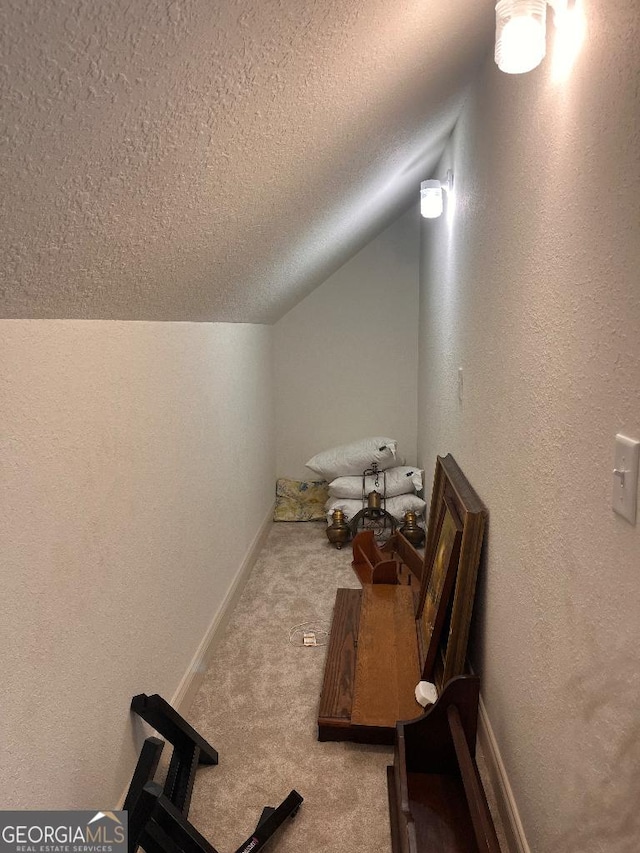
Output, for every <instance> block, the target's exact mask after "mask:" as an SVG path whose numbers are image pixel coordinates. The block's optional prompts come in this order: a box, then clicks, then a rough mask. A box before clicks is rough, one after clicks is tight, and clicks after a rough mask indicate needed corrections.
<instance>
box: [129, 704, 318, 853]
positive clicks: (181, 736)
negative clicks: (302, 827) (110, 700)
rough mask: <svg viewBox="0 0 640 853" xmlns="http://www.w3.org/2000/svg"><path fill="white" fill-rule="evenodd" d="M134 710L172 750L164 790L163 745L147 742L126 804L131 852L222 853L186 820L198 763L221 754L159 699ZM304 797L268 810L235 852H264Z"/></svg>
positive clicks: (294, 793) (212, 761) (294, 796)
mask: <svg viewBox="0 0 640 853" xmlns="http://www.w3.org/2000/svg"><path fill="white" fill-rule="evenodd" d="M131 710H132V711H134V712H135V713H136V714H138V715H139V716H140V717H142V719H143V720H144V721H145V722H147V723H148V724H149V725H150V726H152V727H153V728H154V729H155V730H156V731H157V732H158V733H159V734H161V735H163V736H164V737H166V738H167V740H168V741H170V743H171V744H172V745H173V753H172V756H171V762H170V764H169V770H168V772H167V776H166V779H165V783H164V787H162V786H160V785H159V784H157V783H156V782H154V781H153V777H154V776H155V773H156V770H157V767H158V762H159V760H160V756H161V754H162V750H163V748H164V741H162V740H160V739H159V738H156V737H149V738H147V739H146V740H145V742H144V744H143V746H142V750H141V751H140V756H139V757H138V762H137V765H136V769H135V771H134V773H133V777H132V779H131V784H130V785H129V790H128V792H127V796H126V798H125V801H124V808H125V810H126V811H127V812H128V816H129V832H128V841H129V843H128V847H129V853H135V851H136V850H137V848H138V847H142V848H143V849H144V850H145V853H218V851H217V850H216V849H215V847H213V846H212V845H211V844H210V843H209V842H208V841H207V840H206V838H204V837H203V836H202V835H200V833H199V832H198V831H197V830H196V829H195V827H194V826H193V825H192V824H191V823H189V821H188V819H187V816H188V813H189V806H190V804H191V794H192V792H193V784H194V781H195V775H196V770H197V768H198V765H199V764H217V763H218V753H217V752H216V750H215V749H214V748H213V747H212V746H211V744H209V743H208V742H207V741H206V740H205V739H204V738H203V737H202V736H201V735H200V734H198V732H197V731H196V730H195V729H194V728H193V727H192V726H190V725H189V723H187V721H186V720H185V719H184V717H182V716H181V715H180V714H179V713H178V712H177V711H176V710H175V709H174V708H172V707H171V705H170V704H169V703H168V702H166V701H165V700H164V699H163V698H162V697H161V696H158V694H154V695H153V696H147V695H146V694H144V693H140V694H139V695H138V696H134V697H133V699H132V701H131ZM302 801H303V800H302V797H301V796H300V794H299V793H298V792H297V791H291V792H290V793H289V795H288V796H287V797H286V798H285V799H284V800H283V801H282V803H280V805H279V806H277V807H276V808H273V807H272V806H265V808H264V809H263V810H262V814H261V816H260V820H259V821H258V825H257V826H256V829H255V831H254V832H253V833H252V835H251V836H250V837H249V838H248V839H247V840H246V841H245V842H244V843H243V844H241V845H240V847H239V848H238V850H237V851H236V853H249V851H258V850H261V849H262V848H263V847H264V846H265V845H266V844H267V842H268V841H270V840H271V838H272V836H273V835H274V833H275V832H276V830H278V829H279V828H280V827H281V826H282V824H283V823H284V822H285V820H286V819H287V818H288V817H294V816H295V814H296V813H297V811H298V809H299V808H300V805H301V804H302Z"/></svg>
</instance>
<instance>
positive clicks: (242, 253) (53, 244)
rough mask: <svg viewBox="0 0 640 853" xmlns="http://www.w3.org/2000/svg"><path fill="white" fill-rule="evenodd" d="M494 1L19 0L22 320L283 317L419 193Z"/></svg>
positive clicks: (16, 307)
mask: <svg viewBox="0 0 640 853" xmlns="http://www.w3.org/2000/svg"><path fill="white" fill-rule="evenodd" d="M492 9H493V4H492V3H491V2H490V0H394V2H389V0H384V2H383V0H217V2H216V0H173V1H172V2H170V1H169V0H55V1H54V2H53V1H52V2H43V0H3V3H2V4H0V23H1V27H2V32H1V38H2V44H1V45H0V49H1V57H0V96H1V104H0V110H1V125H0V142H1V143H2V153H1V160H0V170H1V171H0V180H1V183H2V188H1V192H2V200H1V202H0V217H1V218H0V247H1V252H2V263H1V264H0V282H1V288H2V292H1V299H2V304H1V309H2V316H4V317H33V318H35V317H50V318H54V317H55V318H62V317H69V318H72V317H73V318H112V319H145V320H219V321H239V322H266V323H269V322H273V321H274V320H276V319H278V318H279V317H281V316H282V315H283V314H284V313H285V312H286V311H287V310H288V309H289V308H291V307H292V306H293V305H294V304H295V303H296V302H297V301H299V300H300V299H301V298H303V297H304V296H305V295H306V294H307V293H309V292H310V291H311V290H312V289H313V288H314V287H315V286H316V285H318V284H319V283H320V282H321V281H323V280H324V279H325V278H326V277H327V275H329V274H330V273H331V272H333V271H334V270H335V269H336V268H337V267H338V266H339V265H340V264H341V263H343V262H344V261H345V260H346V259H347V258H348V257H350V256H351V255H352V254H353V253H354V252H355V251H357V250H358V249H359V248H360V247H361V246H362V245H364V244H365V243H366V242H367V241H368V240H369V239H371V237H373V236H374V235H375V234H376V233H377V232H379V231H380V230H381V229H382V228H383V227H385V225H387V224H388V223H389V222H391V221H392V219H393V218H394V217H395V216H396V215H398V214H399V213H400V212H401V211H402V210H403V209H405V208H406V207H407V205H408V204H409V203H411V202H412V201H413V202H415V201H416V200H417V196H418V189H419V182H420V180H422V179H424V178H425V177H430V176H431V172H432V169H433V168H434V166H435V163H436V161H437V159H438V157H439V155H440V153H441V151H442V147H443V145H444V142H445V140H446V138H447V136H448V134H449V133H450V131H451V129H452V127H453V124H454V122H455V119H456V116H457V113H458V110H459V108H460V104H461V100H462V98H463V97H464V89H465V86H466V84H467V82H468V80H469V78H470V76H471V75H472V74H473V72H474V70H475V69H476V67H477V66H478V63H479V62H480V61H481V59H482V57H483V56H484V54H485V53H486V51H487V50H488V48H489V45H490V41H491V38H492V30H493V12H492Z"/></svg>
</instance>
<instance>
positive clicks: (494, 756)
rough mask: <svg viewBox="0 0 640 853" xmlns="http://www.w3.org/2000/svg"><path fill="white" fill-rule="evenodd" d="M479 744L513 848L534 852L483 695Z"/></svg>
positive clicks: (515, 851) (479, 720)
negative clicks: (530, 846) (531, 848)
mask: <svg viewBox="0 0 640 853" xmlns="http://www.w3.org/2000/svg"><path fill="white" fill-rule="evenodd" d="M478 745H479V746H480V749H481V750H482V755H483V757H484V761H485V765H486V768H487V772H488V773H489V776H490V782H491V785H492V787H493V791H494V794H495V798H496V804H497V806H498V811H499V812H500V818H501V819H502V825H503V828H504V832H505V835H506V836H507V843H508V844H509V848H510V850H511V851H512V853H531V850H530V848H529V844H528V842H527V838H526V836H525V834H524V827H523V826H522V821H521V820H520V813H519V812H518V806H517V804H516V801H515V797H514V796H513V791H512V789H511V785H510V784H509V779H508V777H507V771H506V769H505V766H504V763H503V761H502V756H501V755H500V749H499V748H498V742H497V741H496V738H495V735H494V733H493V729H492V728H491V722H490V720H489V716H488V714H487V709H486V707H485V704H484V702H483V701H482V696H480V704H479V713H478Z"/></svg>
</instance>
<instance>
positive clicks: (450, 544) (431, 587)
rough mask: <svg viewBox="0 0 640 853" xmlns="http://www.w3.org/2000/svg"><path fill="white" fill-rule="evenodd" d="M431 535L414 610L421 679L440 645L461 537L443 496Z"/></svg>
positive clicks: (452, 509)
mask: <svg viewBox="0 0 640 853" xmlns="http://www.w3.org/2000/svg"><path fill="white" fill-rule="evenodd" d="M434 537H435V538H436V539H437V548H436V551H435V554H434V558H433V564H432V565H431V566H430V571H429V579H428V583H425V584H422V588H421V593H420V600H419V603H418V609H417V612H416V622H417V625H416V627H417V635H418V653H419V655H420V664H421V668H422V678H423V679H425V680H426V679H427V678H428V676H427V675H425V674H426V673H429V674H430V673H431V672H432V671H433V667H434V664H435V661H436V655H437V652H438V649H439V648H440V639H441V634H442V629H443V626H444V622H445V617H446V615H447V611H448V606H449V601H450V597H451V590H452V586H453V582H454V579H455V575H456V570H457V568H458V559H459V556H460V543H461V540H462V522H461V521H460V517H459V516H458V512H457V510H456V508H455V507H454V506H453V503H452V502H451V500H450V499H449V498H448V497H447V496H446V495H445V496H444V499H443V501H442V503H441V504H440V507H439V513H438V518H437V528H436V531H435V533H434ZM425 579H426V578H425Z"/></svg>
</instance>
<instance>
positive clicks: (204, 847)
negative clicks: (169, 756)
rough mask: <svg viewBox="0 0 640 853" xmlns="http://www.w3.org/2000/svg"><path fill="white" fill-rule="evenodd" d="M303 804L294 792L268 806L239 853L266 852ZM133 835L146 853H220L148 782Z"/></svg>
mask: <svg viewBox="0 0 640 853" xmlns="http://www.w3.org/2000/svg"><path fill="white" fill-rule="evenodd" d="M301 804H302V797H301V796H300V794H298V792H297V791H291V793H290V794H289V796H288V797H287V798H286V799H285V800H284V801H283V802H282V803H280V805H279V806H278V807H277V808H275V809H274V808H270V807H269V806H267V807H266V808H265V809H264V810H263V812H262V815H261V816H260V820H259V821H258V825H257V826H256V828H255V830H254V831H253V832H252V833H251V835H250V836H249V838H247V839H246V840H245V841H243V842H242V844H241V845H240V846H239V847H238V848H237V849H236V851H235V853H257V851H259V850H262V849H263V848H264V847H265V845H266V844H268V843H269V841H271V839H272V838H273V836H274V834H275V832H276V831H277V830H278V829H279V828H280V827H281V826H282V824H283V823H284V822H285V821H286V820H287V818H293V817H295V815H296V814H297V812H298V809H299V808H300V805H301ZM129 834H130V835H131V834H134V836H135V837H136V838H137V843H138V844H139V845H140V846H141V847H142V848H143V849H144V850H145V853H218V851H217V849H216V848H215V847H214V846H213V845H212V844H211V843H210V842H209V841H207V839H206V838H205V837H204V836H203V835H201V834H200V833H199V832H198V830H197V829H196V828H195V827H194V826H193V824H191V823H189V821H188V820H187V818H186V817H185V815H184V814H183V813H182V812H181V811H180V809H178V808H176V807H175V805H174V804H173V803H172V802H171V800H170V799H169V798H168V797H166V796H165V795H164V793H163V791H162V787H161V786H160V785H158V784H157V783H156V782H148V783H147V784H146V785H145V786H144V787H143V789H142V792H141V795H140V797H139V798H138V801H137V803H136V806H135V808H134V810H133V812H132V813H131V814H130V815H129Z"/></svg>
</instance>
